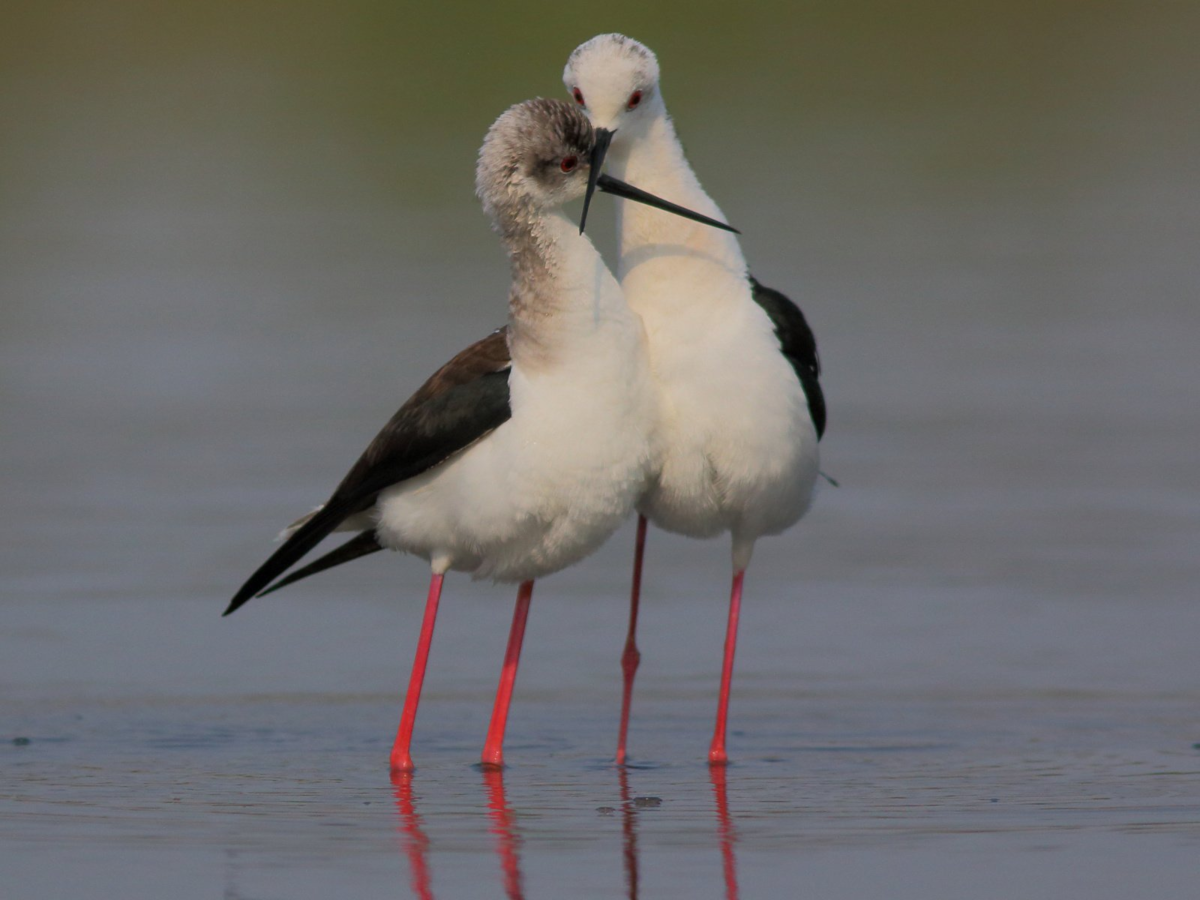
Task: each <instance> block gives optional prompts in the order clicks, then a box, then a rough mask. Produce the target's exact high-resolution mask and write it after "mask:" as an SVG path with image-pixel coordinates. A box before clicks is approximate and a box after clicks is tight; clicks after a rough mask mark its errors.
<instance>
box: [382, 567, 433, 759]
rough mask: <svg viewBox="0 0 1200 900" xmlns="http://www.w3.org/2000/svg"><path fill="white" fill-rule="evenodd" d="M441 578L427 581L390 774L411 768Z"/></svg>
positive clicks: (393, 749) (393, 748)
mask: <svg viewBox="0 0 1200 900" xmlns="http://www.w3.org/2000/svg"><path fill="white" fill-rule="evenodd" d="M445 577H446V576H445V575H439V574H437V573H434V575H433V577H432V578H431V579H430V580H429V596H428V597H427V598H426V600H425V618H424V619H422V620H421V637H420V638H419V639H418V641H417V655H416V658H415V659H413V667H412V675H411V676H409V679H408V691H407V692H406V693H405V695H404V712H403V713H401V714H400V728H399V730H398V731H397V732H396V743H394V744H393V745H392V771H393V772H411V771H412V770H413V768H414V766H413V761H412V756H411V755H410V754H409V748H410V746H411V745H412V733H413V724H414V723H415V722H416V721H417V706H418V704H420V702H421V685H422V684H424V683H425V665H426V663H428V662H429V644H430V643H431V642H432V641H433V623H434V622H435V621H436V620H437V610H438V601H439V600H441V598H442V580H443V579H444V578H445Z"/></svg>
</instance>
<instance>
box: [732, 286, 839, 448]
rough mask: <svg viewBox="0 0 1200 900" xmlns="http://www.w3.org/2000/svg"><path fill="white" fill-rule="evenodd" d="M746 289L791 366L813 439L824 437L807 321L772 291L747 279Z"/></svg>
mask: <svg viewBox="0 0 1200 900" xmlns="http://www.w3.org/2000/svg"><path fill="white" fill-rule="evenodd" d="M750 287H751V290H752V291H753V295H754V302H755V303H757V304H758V305H759V306H761V307H762V308H763V310H764V311H765V312H766V314H767V315H768V316H769V317H770V319H771V324H772V325H774V326H775V335H776V336H777V337H778V338H779V349H780V350H781V351H782V353H783V355H784V356H786V357H787V359H788V362H790V363H791V364H792V369H793V370H794V371H795V373H796V377H797V378H799V379H800V385H801V386H802V387H803V388H804V396H805V397H807V398H808V411H809V414H810V415H811V416H812V420H813V425H815V426H816V428H817V437H818V438H820V437H821V436H822V435H824V434H825V394H824V392H823V391H822V390H821V358H820V357H819V356H818V355H817V338H816V336H815V335H814V334H813V332H812V329H811V328H809V327H808V320H807V319H805V318H804V313H802V312H801V311H800V307H798V306H797V305H796V304H795V303H793V302H792V301H791V300H789V299H788V298H787V297H785V296H784V295H783V294H781V293H780V292H779V291H777V290H775V289H774V288H769V287H764V286H763V285H761V284H759V283H758V281H757V280H756V279H755V278H754V277H753V276H751V277H750Z"/></svg>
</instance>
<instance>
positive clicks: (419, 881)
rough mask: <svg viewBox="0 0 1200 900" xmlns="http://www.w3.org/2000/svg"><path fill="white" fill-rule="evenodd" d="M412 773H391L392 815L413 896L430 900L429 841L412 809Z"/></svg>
mask: <svg viewBox="0 0 1200 900" xmlns="http://www.w3.org/2000/svg"><path fill="white" fill-rule="evenodd" d="M412 779H413V773H412V772H411V771H408V772H404V771H400V770H398V769H392V788H393V793H394V795H395V797H396V811H397V812H398V813H399V814H400V825H399V827H398V828H397V830H398V831H399V832H400V842H401V844H403V846H404V853H405V855H406V856H408V867H409V870H410V871H411V872H412V891H413V896H414V897H416V898H418V900H433V891H432V889H431V888H430V885H429V838H428V837H426V836H425V832H424V831H422V830H421V817H420V816H419V815H417V810H416V807H414V806H413V793H412Z"/></svg>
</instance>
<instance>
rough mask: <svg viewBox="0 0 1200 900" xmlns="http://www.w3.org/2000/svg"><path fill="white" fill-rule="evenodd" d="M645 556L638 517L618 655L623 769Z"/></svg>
mask: <svg viewBox="0 0 1200 900" xmlns="http://www.w3.org/2000/svg"><path fill="white" fill-rule="evenodd" d="M645 555H646V517H645V516H641V515H639V516H638V524H637V543H636V544H634V548H633V588H632V589H631V590H630V592H629V634H628V635H627V636H626V637H625V652H624V653H622V654H621V671H622V672H624V673H625V684H624V690H623V692H622V694H621V730H620V733H619V734H618V736H617V765H618V766H623V765H625V739H626V737H628V735H629V706H630V704H631V703H632V702H633V676H634V675H636V674H637V670H638V663H640V662H641V661H642V654H641V653H639V652H638V648H637V641H636V639H635V635H636V633H637V618H638V601H639V600H641V597H642V559H643V558H644V557H645Z"/></svg>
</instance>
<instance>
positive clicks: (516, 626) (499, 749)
mask: <svg viewBox="0 0 1200 900" xmlns="http://www.w3.org/2000/svg"><path fill="white" fill-rule="evenodd" d="M532 598H533V582H532V581H523V582H521V587H520V589H519V590H518V591H517V608H516V609H515V610H514V611H513V623H512V630H511V631H510V632H509V633H508V649H507V650H505V651H504V668H503V669H502V670H501V671H500V684H499V685H498V686H497V687H496V703H495V705H494V706H493V707H492V722H491V724H490V725H488V733H487V740H486V741H484V744H483V760H482V761H483V764H484V766H485V767H486V766H493V767H496V768H499V767H500V766H503V765H504V727H505V726H506V725H507V724H508V705H509V703H510V702H512V692H513V685H514V684H516V681H517V663H519V662H520V661H521V641H523V640H524V639H525V620H526V619H528V618H529V601H530V600H531V599H532Z"/></svg>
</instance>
